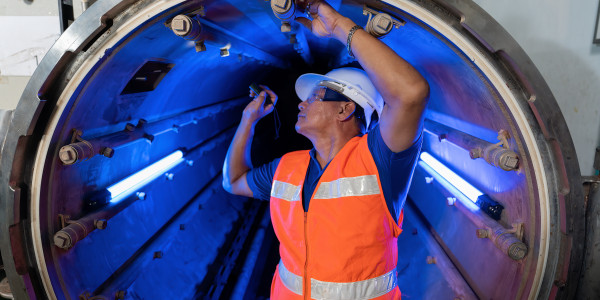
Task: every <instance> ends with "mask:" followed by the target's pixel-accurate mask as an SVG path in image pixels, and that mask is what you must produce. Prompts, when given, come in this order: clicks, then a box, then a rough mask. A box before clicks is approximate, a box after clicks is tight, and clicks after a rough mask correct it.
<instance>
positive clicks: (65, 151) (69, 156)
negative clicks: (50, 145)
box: [58, 145, 77, 165]
mask: <svg viewBox="0 0 600 300" xmlns="http://www.w3.org/2000/svg"><path fill="white" fill-rule="evenodd" d="M58 158H60V160H61V161H62V163H63V164H65V165H72V164H74V163H75V162H77V150H75V148H74V147H73V146H70V145H68V146H63V147H61V148H60V151H59V153H58Z"/></svg>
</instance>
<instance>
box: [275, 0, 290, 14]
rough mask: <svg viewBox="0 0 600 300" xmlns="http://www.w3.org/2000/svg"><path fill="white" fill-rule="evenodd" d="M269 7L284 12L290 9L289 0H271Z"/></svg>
mask: <svg viewBox="0 0 600 300" xmlns="http://www.w3.org/2000/svg"><path fill="white" fill-rule="evenodd" d="M271 9H273V11H274V12H275V13H278V14H284V13H286V12H288V11H289V10H290V9H292V1H291V0H271Z"/></svg>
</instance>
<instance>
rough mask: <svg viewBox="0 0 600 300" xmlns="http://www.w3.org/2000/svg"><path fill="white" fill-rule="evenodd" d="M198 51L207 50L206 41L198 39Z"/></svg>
mask: <svg viewBox="0 0 600 300" xmlns="http://www.w3.org/2000/svg"><path fill="white" fill-rule="evenodd" d="M195 46H196V52H204V51H206V45H204V41H196V44H195Z"/></svg>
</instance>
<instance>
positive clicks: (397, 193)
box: [367, 124, 423, 222]
mask: <svg viewBox="0 0 600 300" xmlns="http://www.w3.org/2000/svg"><path fill="white" fill-rule="evenodd" d="M367 143H368V145H369V150H370V151H371V155H372V156H373V160H375V165H377V170H378V171H379V178H380V180H381V188H382V189H383V196H384V197H385V200H386V203H387V206H388V209H389V211H390V214H391V215H392V217H393V218H394V220H395V221H396V222H398V216H399V214H400V210H401V209H402V207H404V201H405V200H406V195H407V194H408V189H409V187H410V182H411V179H412V175H413V171H414V169H415V165H416V162H417V159H418V157H419V152H420V151H421V145H422V144H423V134H422V133H421V134H420V136H419V138H418V139H417V140H416V141H415V142H414V143H413V144H412V145H411V146H410V147H409V148H408V149H406V150H403V151H400V152H392V150H391V149H390V148H389V147H388V146H387V145H386V144H385V141H384V140H383V137H382V136H381V132H380V130H379V124H377V125H376V126H375V127H374V128H373V129H371V130H369V135H368V136H367Z"/></svg>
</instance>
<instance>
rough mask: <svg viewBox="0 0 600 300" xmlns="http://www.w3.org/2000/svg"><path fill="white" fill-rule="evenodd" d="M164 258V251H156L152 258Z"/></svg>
mask: <svg viewBox="0 0 600 300" xmlns="http://www.w3.org/2000/svg"><path fill="white" fill-rule="evenodd" d="M162 257H163V253H162V251H155V252H154V255H153V256H152V258H162Z"/></svg>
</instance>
